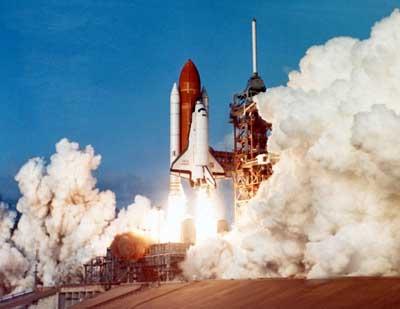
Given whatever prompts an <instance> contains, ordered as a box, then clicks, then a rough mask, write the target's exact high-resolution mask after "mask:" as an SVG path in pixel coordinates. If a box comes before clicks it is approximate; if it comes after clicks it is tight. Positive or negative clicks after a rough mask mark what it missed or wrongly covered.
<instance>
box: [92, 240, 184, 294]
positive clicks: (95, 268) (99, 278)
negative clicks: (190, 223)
mask: <svg viewBox="0 0 400 309" xmlns="http://www.w3.org/2000/svg"><path fill="white" fill-rule="evenodd" d="M188 247H189V244H185V243H163V244H154V245H151V246H150V248H149V249H148V251H147V252H146V254H145V256H144V257H143V258H141V259H139V260H122V259H119V258H117V257H115V256H113V255H112V253H111V250H110V249H107V255H106V256H99V257H96V258H94V259H92V260H91V261H90V262H89V263H87V264H85V265H84V269H85V282H84V283H85V284H94V283H97V284H101V285H103V286H105V287H106V288H109V287H111V286H112V285H116V284H120V283H132V282H154V281H171V280H176V279H178V278H179V277H180V276H181V269H180V268H179V265H178V264H179V263H180V262H182V261H183V260H184V259H185V256H186V250H187V248H188Z"/></svg>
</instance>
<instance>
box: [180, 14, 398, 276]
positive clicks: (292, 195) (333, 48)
mask: <svg viewBox="0 0 400 309" xmlns="http://www.w3.org/2000/svg"><path fill="white" fill-rule="evenodd" d="M399 29H400V12H399V10H395V11H394V12H393V13H392V14H391V16H389V17H387V18H385V19H383V20H382V21H380V22H379V23H377V24H376V25H375V26H374V27H373V28H372V32H371V37H370V38H369V39H367V40H364V41H359V40H356V39H352V38H347V37H342V38H335V39H332V40H330V41H328V42H327V43H326V44H325V45H322V46H314V47H311V48H310V49H309V50H308V51H307V53H306V55H305V56H304V58H303V59H302V60H301V62H300V70H299V71H298V72H291V73H290V74H289V82H288V84H287V86H286V87H277V88H273V89H269V90H268V91H267V93H263V94H259V95H258V96H257V97H256V98H255V100H256V102H257V104H258V108H259V110H260V113H261V115H262V117H263V118H264V119H265V120H266V121H268V122H270V123H272V128H273V131H272V136H271V138H270V141H269V145H270V151H271V152H275V153H278V154H280V161H279V163H278V164H277V165H276V166H274V174H273V175H272V177H271V178H270V179H269V180H268V181H266V182H265V183H263V185H262V187H261V189H260V190H259V192H258V194H257V196H256V197H255V198H254V199H253V200H252V201H250V203H249V204H248V207H247V211H246V212H245V214H244V216H243V217H242V218H241V219H240V220H239V222H237V224H236V226H235V228H234V230H233V231H232V232H231V233H230V234H228V235H226V236H225V237H223V238H219V239H218V240H217V241H215V242H210V241H208V242H207V243H203V244H198V245H196V246H195V247H192V248H191V249H190V251H189V255H188V258H187V260H186V262H185V263H184V269H185V273H186V275H187V276H188V277H190V278H210V277H219V278H248V277H262V276H283V277H287V276H301V277H302V276H306V277H308V278H317V277H329V276H342V275H343V276H346V275H374V276H375V275H376V276H380V275H384V276H389V275H399V274H400V53H399V50H400V33H399Z"/></svg>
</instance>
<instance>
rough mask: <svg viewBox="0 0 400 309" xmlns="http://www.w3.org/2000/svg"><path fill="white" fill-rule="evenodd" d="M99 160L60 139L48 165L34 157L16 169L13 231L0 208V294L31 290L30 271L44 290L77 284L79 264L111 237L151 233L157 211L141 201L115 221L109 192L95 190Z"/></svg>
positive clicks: (99, 250) (0, 206) (9, 217)
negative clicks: (94, 172) (17, 213)
mask: <svg viewBox="0 0 400 309" xmlns="http://www.w3.org/2000/svg"><path fill="white" fill-rule="evenodd" d="M100 160H101V157H100V156H99V155H95V153H94V150H93V148H92V147H91V146H87V147H86V148H84V149H80V148H79V145H78V144H77V143H72V142H69V141H68V140H67V139H63V140H61V141H60V142H59V143H58V144H57V145H56V153H55V154H54V155H53V156H52V157H51V159H50V163H49V164H48V165H46V162H45V161H44V160H43V159H41V158H33V159H31V160H29V161H28V162H27V163H26V164H25V165H24V166H23V167H22V168H21V170H20V171H19V173H18V174H17V176H16V177H15V179H16V180H17V182H18V185H19V188H20V191H21V194H22V197H21V198H20V199H19V201H18V204H17V210H18V211H19V212H20V213H21V214H22V215H21V218H20V220H19V222H18V226H17V228H16V229H15V231H14V232H12V228H13V225H14V221H15V216H16V213H15V212H11V211H9V210H8V209H7V207H6V206H5V205H4V204H0V280H1V281H0V282H1V284H0V289H1V290H0V293H8V292H10V291H12V290H14V291H18V290H22V289H26V288H29V287H32V285H33V283H34V270H35V267H36V268H37V274H38V277H39V279H40V280H41V281H42V283H43V284H44V285H46V286H48V285H54V284H56V283H57V284H59V283H63V282H76V281H79V279H80V278H81V276H82V266H83V263H85V262H87V261H88V260H89V259H91V258H93V257H94V256H97V255H104V253H105V251H106V248H107V247H108V246H109V245H110V243H111V242H112V240H113V238H114V236H115V235H116V234H120V233H124V232H134V233H135V234H136V235H139V236H140V235H142V236H147V237H152V236H153V235H154V233H155V232H154V224H152V222H153V221H154V220H155V219H154V218H155V217H156V216H157V215H158V214H159V212H158V211H157V210H155V209H153V208H152V207H151V203H150V201H149V200H148V199H146V198H145V197H142V196H137V197H136V198H135V203H133V204H132V205H130V206H128V207H127V209H123V210H121V211H120V212H119V214H118V216H117V217H115V215H116V214H115V196H114V193H113V192H111V191H99V190H98V189H96V179H95V178H94V177H93V175H92V172H93V171H94V170H96V169H97V168H98V166H99V164H100Z"/></svg>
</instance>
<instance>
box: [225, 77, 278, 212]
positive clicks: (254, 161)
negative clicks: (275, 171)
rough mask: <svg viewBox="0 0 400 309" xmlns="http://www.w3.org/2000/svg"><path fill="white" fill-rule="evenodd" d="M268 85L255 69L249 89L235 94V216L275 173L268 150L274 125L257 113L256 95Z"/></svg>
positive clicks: (231, 115) (233, 113) (231, 113)
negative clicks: (273, 172)
mask: <svg viewBox="0 0 400 309" xmlns="http://www.w3.org/2000/svg"><path fill="white" fill-rule="evenodd" d="M265 91H266V88H265V85H264V82H263V80H262V79H261V77H260V76H259V75H258V74H257V73H256V72H255V73H253V75H252V76H251V78H250V79H249V81H248V83H247V87H246V89H245V90H244V91H243V92H241V93H238V94H235V95H234V96H233V102H232V103H231V104H230V108H231V112H230V121H231V123H232V124H233V132H234V151H233V172H232V179H233V188H234V194H235V219H237V218H238V217H239V216H240V214H241V212H242V210H243V207H244V206H245V205H246V204H247V202H248V201H249V200H250V199H251V198H252V197H253V196H254V195H255V194H256V193H257V191H258V189H259V187H260V184H261V182H262V181H263V180H266V179H268V178H269V177H270V176H271V175H272V164H273V162H272V161H271V160H270V158H269V155H268V150H267V142H268V136H269V134H270V131H271V129H272V127H271V124H270V123H267V122H266V121H264V120H263V119H262V118H261V116H260V115H259V113H258V110H257V105H256V103H255V102H254V100H253V97H254V96H255V95H257V94H258V93H260V92H265Z"/></svg>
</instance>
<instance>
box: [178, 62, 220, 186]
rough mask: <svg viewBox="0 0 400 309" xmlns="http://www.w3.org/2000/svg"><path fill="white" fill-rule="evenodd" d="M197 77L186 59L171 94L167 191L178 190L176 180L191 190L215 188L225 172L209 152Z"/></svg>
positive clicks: (203, 100)
mask: <svg viewBox="0 0 400 309" xmlns="http://www.w3.org/2000/svg"><path fill="white" fill-rule="evenodd" d="M200 89H201V88H200V76H199V72H198V71H197V68H196V66H195V65H194V63H193V62H192V61H191V60H190V59H189V60H188V61H187V62H186V64H185V65H184V66H183V68H182V71H181V74H180V77H179V87H177V85H176V83H175V84H174V85H173V87H172V91H171V99H170V104H171V132H170V145H171V149H170V151H171V153H170V159H171V161H170V163H171V166H170V171H171V181H170V189H171V191H176V190H179V188H180V178H186V179H188V180H189V182H190V184H191V186H192V187H202V186H209V187H216V181H215V179H217V178H223V177H224V176H225V171H224V169H223V168H222V166H221V165H220V164H219V163H218V161H217V160H216V159H215V158H214V156H213V155H212V154H211V152H210V147H209V144H208V134H209V131H208V113H209V100H208V95H207V92H206V90H205V88H204V87H203V89H202V90H200Z"/></svg>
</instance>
